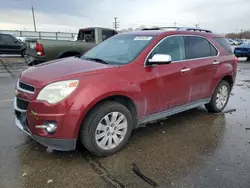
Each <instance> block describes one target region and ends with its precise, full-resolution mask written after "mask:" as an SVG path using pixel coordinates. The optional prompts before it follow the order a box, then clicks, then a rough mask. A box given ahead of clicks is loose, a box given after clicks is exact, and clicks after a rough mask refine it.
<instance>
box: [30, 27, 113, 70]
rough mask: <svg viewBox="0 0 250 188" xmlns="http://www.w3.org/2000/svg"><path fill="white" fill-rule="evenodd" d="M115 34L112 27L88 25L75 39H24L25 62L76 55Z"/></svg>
mask: <svg viewBox="0 0 250 188" xmlns="http://www.w3.org/2000/svg"><path fill="white" fill-rule="evenodd" d="M116 34H117V32H116V31H115V30H113V29H109V28H100V27H90V28H84V29H80V30H79V32H78V36H77V41H66V40H49V39H26V45H27V50H26V54H25V62H26V63H27V64H28V65H29V66H32V65H37V64H41V63H44V62H46V61H51V60H54V59H60V58H65V57H70V56H76V55H79V54H82V53H85V52H87V51H88V50H90V49H91V48H93V47H94V46H96V45H97V44H99V43H101V42H102V41H104V40H106V39H108V38H109V37H112V36H113V35H116Z"/></svg>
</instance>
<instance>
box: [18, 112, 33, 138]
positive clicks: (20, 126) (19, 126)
mask: <svg viewBox="0 0 250 188" xmlns="http://www.w3.org/2000/svg"><path fill="white" fill-rule="evenodd" d="M15 124H16V126H17V127H18V128H19V129H21V130H22V131H23V132H25V133H26V134H27V135H29V136H31V134H30V133H29V132H28V131H26V130H24V128H23V126H22V124H21V123H20V121H19V120H18V119H17V118H16V117H15Z"/></svg>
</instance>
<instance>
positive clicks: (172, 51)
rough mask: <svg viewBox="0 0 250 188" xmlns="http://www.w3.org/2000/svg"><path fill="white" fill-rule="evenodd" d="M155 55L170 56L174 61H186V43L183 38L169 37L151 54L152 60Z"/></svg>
mask: <svg viewBox="0 0 250 188" xmlns="http://www.w3.org/2000/svg"><path fill="white" fill-rule="evenodd" d="M155 54H167V55H170V56H171V58H172V61H181V60H185V43H184V38H183V37H182V36H173V37H168V38H166V39H164V40H163V41H161V42H160V43H159V44H158V45H157V46H156V48H155V49H154V50H153V52H152V53H151V55H150V57H151V58H152V57H153V56H154V55H155Z"/></svg>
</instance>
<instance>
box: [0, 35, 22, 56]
mask: <svg viewBox="0 0 250 188" xmlns="http://www.w3.org/2000/svg"><path fill="white" fill-rule="evenodd" d="M25 50H26V45H25V43H23V42H22V41H20V40H18V39H17V38H15V37H14V36H12V35H10V34H3V33H0V54H8V55H9V54H11V55H21V56H22V57H24V54H25Z"/></svg>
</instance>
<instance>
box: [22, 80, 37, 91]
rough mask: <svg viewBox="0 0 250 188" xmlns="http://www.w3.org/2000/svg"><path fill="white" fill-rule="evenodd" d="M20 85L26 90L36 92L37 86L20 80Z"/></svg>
mask: <svg viewBox="0 0 250 188" xmlns="http://www.w3.org/2000/svg"><path fill="white" fill-rule="evenodd" d="M19 87H20V88H21V89H23V90H26V91H29V92H34V91H35V88H34V87H33V86H31V85H28V84H26V83H24V82H21V81H20V82H19Z"/></svg>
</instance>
